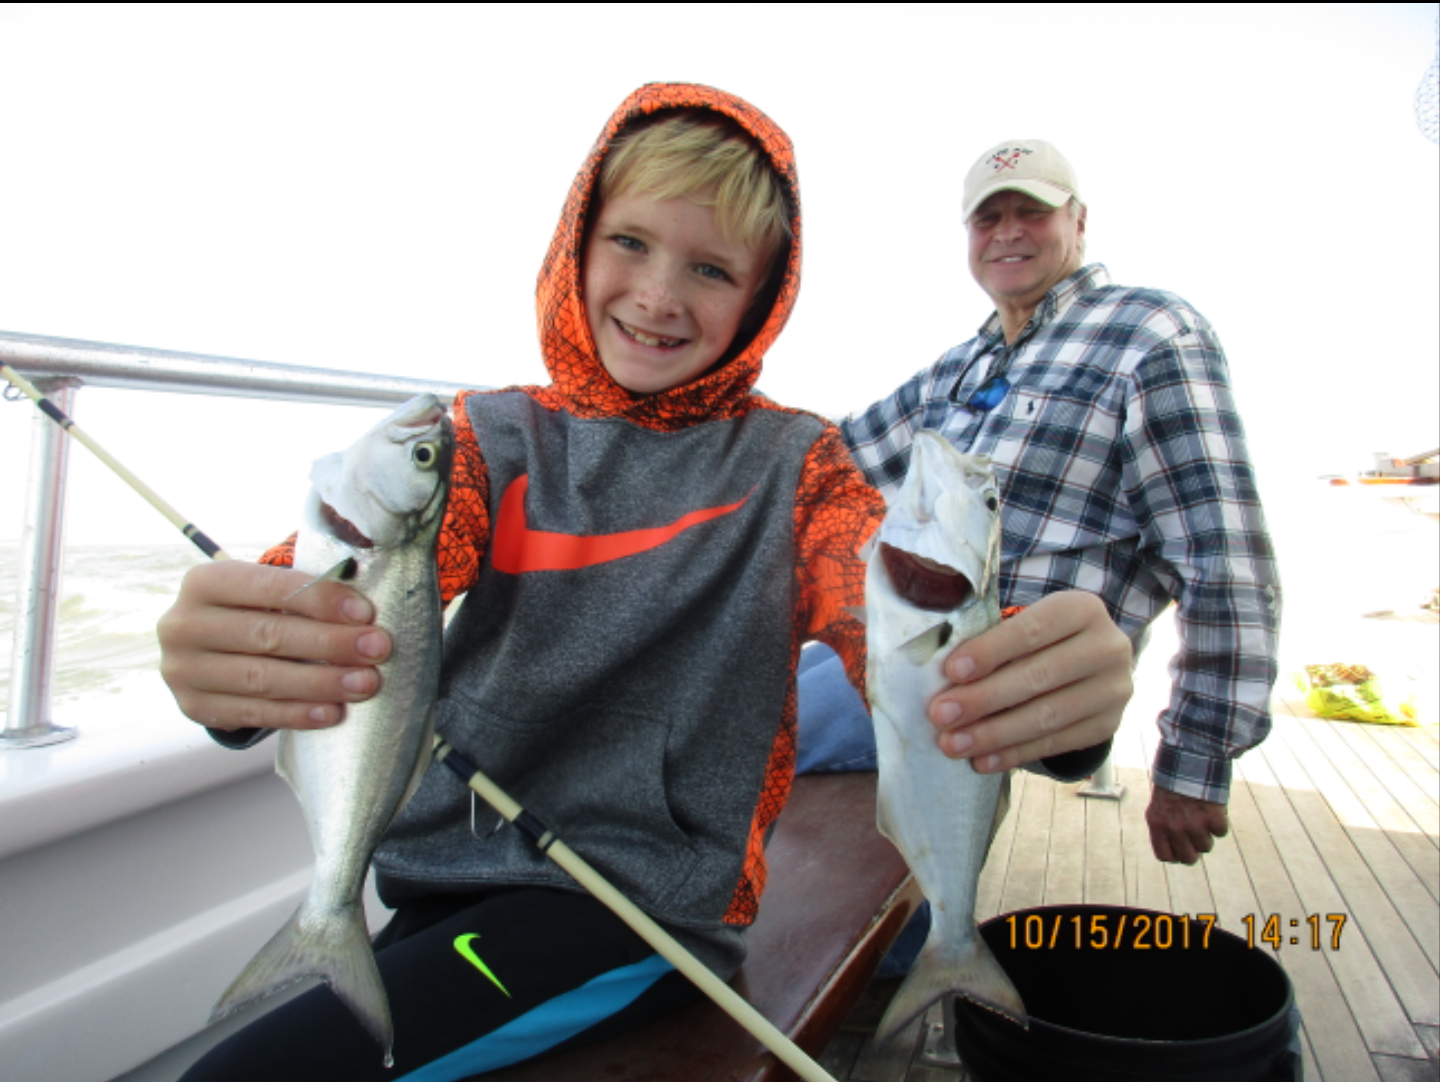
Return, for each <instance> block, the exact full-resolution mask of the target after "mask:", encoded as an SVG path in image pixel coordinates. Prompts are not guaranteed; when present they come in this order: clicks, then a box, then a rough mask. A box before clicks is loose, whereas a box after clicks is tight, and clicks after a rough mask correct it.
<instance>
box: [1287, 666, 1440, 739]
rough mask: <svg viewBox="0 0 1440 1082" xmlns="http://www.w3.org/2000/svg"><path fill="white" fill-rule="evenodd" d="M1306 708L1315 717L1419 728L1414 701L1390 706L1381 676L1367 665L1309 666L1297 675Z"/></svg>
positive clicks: (1409, 700) (1297, 682) (1407, 700)
mask: <svg viewBox="0 0 1440 1082" xmlns="http://www.w3.org/2000/svg"><path fill="white" fill-rule="evenodd" d="M1295 683H1296V684H1297V685H1298V686H1299V688H1300V690H1301V691H1303V692H1304V693H1305V705H1306V706H1308V707H1309V708H1310V710H1311V712H1312V713H1313V714H1314V715H1315V716H1316V717H1321V718H1332V719H1334V720H1337V721H1372V722H1378V723H1380V724H1383V725H1419V724H1420V722H1419V720H1418V719H1417V717H1416V710H1415V702H1414V700H1413V699H1406V700H1405V701H1403V702H1400V703H1387V702H1386V701H1385V698H1384V696H1383V694H1382V693H1381V690H1380V677H1378V676H1377V675H1375V673H1374V672H1372V671H1371V670H1370V669H1368V668H1366V667H1365V666H1364V665H1343V664H1336V665H1306V666H1305V670H1304V672H1303V673H1296V674H1295Z"/></svg>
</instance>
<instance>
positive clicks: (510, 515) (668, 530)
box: [490, 474, 750, 575]
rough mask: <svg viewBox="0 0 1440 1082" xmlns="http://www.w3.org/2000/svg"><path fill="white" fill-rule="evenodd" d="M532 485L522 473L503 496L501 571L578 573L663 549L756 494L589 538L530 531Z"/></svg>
mask: <svg viewBox="0 0 1440 1082" xmlns="http://www.w3.org/2000/svg"><path fill="white" fill-rule="evenodd" d="M529 488H530V477H529V475H528V474H521V475H520V476H519V477H517V478H515V480H513V481H511V482H510V487H509V488H507V489H506V490H505V495H504V496H502V497H500V515H499V519H498V521H497V522H496V523H495V536H494V539H493V541H492V543H491V552H490V556H491V561H492V562H493V563H494V565H495V570H497V571H503V572H504V573H505V574H507V575H523V574H525V573H526V572H528V571H575V570H577V569H579V568H582V567H594V566H595V565H596V564H604V563H609V562H610V561H611V560H620V559H624V558H625V557H626V556H634V555H636V554H637V553H641V552H648V551H649V550H651V549H656V548H659V547H660V546H661V545H663V544H665V543H666V542H667V541H669V540H671V539H672V538H674V537H676V536H677V535H679V534H681V533H683V532H684V531H685V530H688V529H689V528H690V527H691V526H697V525H699V524H700V523H702V522H709V521H710V520H711V519H714V518H720V517H721V516H722V515H728V514H730V513H731V512H732V511H735V510H738V509H739V508H740V506H741V505H743V504H744V503H745V500H748V499H749V498H750V497H749V495H748V494H747V495H746V496H745V497H744V498H743V499H741V500H739V501H737V502H735V503H731V504H726V505H725V506H724V507H709V508H705V509H703V510H700V511H691V512H690V513H689V514H688V515H682V516H681V517H680V518H678V519H676V520H675V521H674V522H672V523H671V524H670V525H669V526H656V527H653V528H651V529H648V530H625V531H623V532H622V533H607V534H596V535H594V536H590V537H586V536H584V535H575V534H567V533H550V532H548V531H546V530H532V529H530V526H529V523H528V522H527V520H526V518H525V493H526V492H527V491H529Z"/></svg>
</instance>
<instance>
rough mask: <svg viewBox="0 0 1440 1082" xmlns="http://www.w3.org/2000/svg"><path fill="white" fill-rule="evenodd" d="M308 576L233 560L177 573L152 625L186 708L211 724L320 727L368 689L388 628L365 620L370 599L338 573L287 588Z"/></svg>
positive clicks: (376, 683) (386, 650) (167, 675)
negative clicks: (171, 600)
mask: <svg viewBox="0 0 1440 1082" xmlns="http://www.w3.org/2000/svg"><path fill="white" fill-rule="evenodd" d="M313 578H314V576H313V575H309V574H306V573H304V572H301V571H293V570H290V569H289V568H282V567H268V566H264V565H261V564H247V563H243V562H240V561H226V562H224V563H213V564H202V565H200V566H198V567H194V568H192V569H191V570H190V571H189V573H187V574H186V576H185V581H184V583H183V584H182V585H181V587H180V596H179V598H178V599H177V600H176V602H175V604H174V605H173V606H172V607H171V608H170V610H169V611H168V612H167V613H165V615H164V616H162V617H161V618H160V622H159V624H158V625H157V627H156V630H157V631H158V633H159V636H160V675H161V676H162V677H164V679H165V682H166V683H167V684H169V685H170V690H171V692H172V693H173V694H174V695H175V701H176V702H177V703H179V705H180V709H181V710H182V711H183V712H184V713H185V715H186V716H187V717H189V718H191V719H192V720H194V721H198V722H200V723H201V724H202V725H208V726H209V727H211V728H213V729H245V728H263V729H320V728H324V727H325V726H327V725H334V724H336V723H337V722H339V721H340V720H342V719H343V718H344V717H345V704H346V703H353V702H361V701H363V700H365V699H368V698H369V697H370V696H371V695H373V694H375V692H376V691H377V690H378V689H379V687H380V674H379V672H378V671H377V670H376V669H375V668H374V666H375V664H376V663H377V662H381V661H384V660H385V659H386V658H387V657H389V656H390V636H389V635H387V634H386V633H385V632H384V631H382V630H381V629H379V628H377V627H373V626H371V621H372V620H374V619H375V609H374V606H372V605H371V604H370V602H369V601H367V600H366V599H365V598H364V597H362V596H361V595H360V594H358V593H356V592H355V590H353V589H352V588H351V587H349V586H346V585H345V584H343V583H340V582H333V581H325V582H317V583H315V584H314V585H313V586H311V587H310V588H309V589H308V590H306V591H305V592H304V593H300V594H295V592H296V591H297V590H299V589H300V588H301V587H303V586H305V585H307V584H308V583H310V582H311V581H312V579H313ZM291 594H295V596H294V597H290V595H291ZM286 598H289V600H286ZM313 662H326V663H327V664H318V665H317V664H312V663H313Z"/></svg>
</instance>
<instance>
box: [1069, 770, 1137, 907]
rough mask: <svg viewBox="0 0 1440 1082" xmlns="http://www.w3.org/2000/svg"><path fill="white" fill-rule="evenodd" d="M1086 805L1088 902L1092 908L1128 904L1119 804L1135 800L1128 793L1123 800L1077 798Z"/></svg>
mask: <svg viewBox="0 0 1440 1082" xmlns="http://www.w3.org/2000/svg"><path fill="white" fill-rule="evenodd" d="M1076 799H1078V800H1079V801H1080V802H1081V803H1082V804H1084V806H1085V847H1084V848H1085V901H1086V902H1087V903H1088V904H1090V905H1124V904H1125V858H1124V846H1125V839H1124V834H1123V832H1122V831H1121V829H1120V802H1121V801H1125V800H1129V801H1131V802H1132V803H1133V802H1134V800H1135V794H1134V793H1133V792H1132V791H1130V790H1128V789H1127V790H1126V792H1125V794H1124V795H1123V796H1122V797H1121V801H1114V800H1102V799H1099V798H1096V797H1077V798H1076Z"/></svg>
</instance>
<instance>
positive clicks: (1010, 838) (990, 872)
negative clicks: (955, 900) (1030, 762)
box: [975, 770, 1033, 922]
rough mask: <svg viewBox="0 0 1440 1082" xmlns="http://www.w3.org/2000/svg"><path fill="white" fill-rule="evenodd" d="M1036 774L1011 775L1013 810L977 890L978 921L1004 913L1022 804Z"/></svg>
mask: <svg viewBox="0 0 1440 1082" xmlns="http://www.w3.org/2000/svg"><path fill="white" fill-rule="evenodd" d="M1031 777H1033V775H1032V774H1031V773H1030V772H1029V771H1028V770H1016V771H1013V772H1011V774H1010V810H1009V811H1008V812H1007V813H1006V814H1005V818H1004V819H1002V820H1001V821H1000V829H999V830H997V831H996V832H995V838H994V840H993V841H992V842H991V843H990V852H989V854H988V855H987V856H986V858H985V867H984V868H982V869H981V871H980V882H979V884H977V886H976V888H975V919H976V920H977V921H981V922H983V921H987V920H989V919H990V918H991V917H993V916H995V915H996V914H997V913H999V912H1000V897H1001V894H1002V892H1003V891H1004V888H1005V875H1006V873H1007V872H1008V871H1009V869H1010V852H1011V850H1012V849H1013V848H1014V845H1015V824H1016V823H1017V822H1018V821H1019V819H1020V805H1021V803H1022V802H1023V801H1024V799H1025V786H1026V785H1027V784H1028V779H1029V778H1031Z"/></svg>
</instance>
